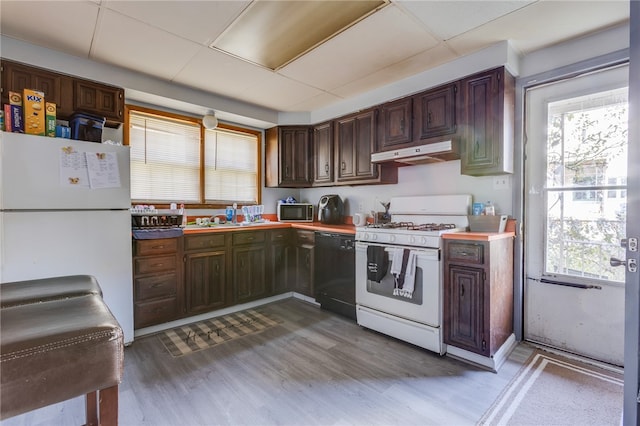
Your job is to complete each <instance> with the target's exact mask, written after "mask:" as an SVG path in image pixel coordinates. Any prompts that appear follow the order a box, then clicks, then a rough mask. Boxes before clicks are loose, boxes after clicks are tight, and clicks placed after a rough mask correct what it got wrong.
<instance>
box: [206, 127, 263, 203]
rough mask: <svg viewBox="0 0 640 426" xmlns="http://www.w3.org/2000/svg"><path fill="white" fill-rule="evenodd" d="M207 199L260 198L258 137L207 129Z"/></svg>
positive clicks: (240, 201) (246, 199) (235, 200)
mask: <svg viewBox="0 0 640 426" xmlns="http://www.w3.org/2000/svg"><path fill="white" fill-rule="evenodd" d="M204 163H205V166H204V167H205V169H204V176H205V178H204V179H205V184H204V188H205V202H207V203H216V202H218V203H229V202H238V203H244V204H251V203H257V202H258V188H257V181H258V179H257V173H258V138H257V137H256V136H254V135H251V134H243V133H239V132H234V131H230V130H225V129H220V128H218V129H215V130H206V131H205V150H204Z"/></svg>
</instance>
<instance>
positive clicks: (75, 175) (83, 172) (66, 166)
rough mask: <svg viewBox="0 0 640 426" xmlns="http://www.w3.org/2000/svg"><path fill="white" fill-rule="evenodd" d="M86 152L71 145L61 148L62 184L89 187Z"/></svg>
mask: <svg viewBox="0 0 640 426" xmlns="http://www.w3.org/2000/svg"><path fill="white" fill-rule="evenodd" d="M84 154H85V153H84V152H78V151H76V150H75V149H73V147H70V146H65V147H63V148H62V149H61V150H60V186H68V187H74V188H80V187H84V188H88V187H89V171H88V169H87V158H86V156H85V155H84Z"/></svg>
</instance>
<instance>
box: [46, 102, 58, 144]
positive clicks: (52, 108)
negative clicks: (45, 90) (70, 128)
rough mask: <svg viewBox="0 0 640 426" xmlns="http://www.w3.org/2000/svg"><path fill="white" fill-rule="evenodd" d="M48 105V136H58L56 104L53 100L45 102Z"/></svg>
mask: <svg viewBox="0 0 640 426" xmlns="http://www.w3.org/2000/svg"><path fill="white" fill-rule="evenodd" d="M45 105H46V109H47V112H46V115H45V116H46V119H47V123H46V131H47V136H50V137H52V138H55V137H56V104H55V103H53V102H45Z"/></svg>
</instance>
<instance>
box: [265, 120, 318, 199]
mask: <svg viewBox="0 0 640 426" xmlns="http://www.w3.org/2000/svg"><path fill="white" fill-rule="evenodd" d="M310 133H311V132H310V127H309V126H279V127H272V128H271V129H267V131H266V141H265V143H266V146H265V166H266V167H265V181H266V186H267V187H282V188H307V187H309V186H311V157H310V152H311V143H310Z"/></svg>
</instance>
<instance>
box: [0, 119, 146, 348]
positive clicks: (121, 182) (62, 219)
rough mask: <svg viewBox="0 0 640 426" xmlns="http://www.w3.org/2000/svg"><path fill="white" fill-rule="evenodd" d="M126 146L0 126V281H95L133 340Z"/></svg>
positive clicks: (129, 340)
mask: <svg viewBox="0 0 640 426" xmlns="http://www.w3.org/2000/svg"><path fill="white" fill-rule="evenodd" d="M130 206H131V195H130V171H129V147H123V146H114V145H106V144H100V143H93V142H82V141H74V140H69V139H62V138H49V137H44V136H32V135H24V134H17V133H7V132H2V131H0V285H1V283H5V282H12V281H22V280H28V279H35V278H46V277H54V276H62V275H77V274H87V275H93V276H95V277H96V278H97V280H98V283H99V284H100V287H102V292H103V295H104V300H105V302H106V304H107V306H108V307H109V309H110V310H111V312H112V313H113V315H114V316H115V317H116V319H117V320H118V322H119V323H120V325H121V327H122V329H123V331H124V339H125V343H131V342H132V341H133V288H132V269H131V268H132V266H131V264H132V261H131V215H130V212H129V207H130Z"/></svg>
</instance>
